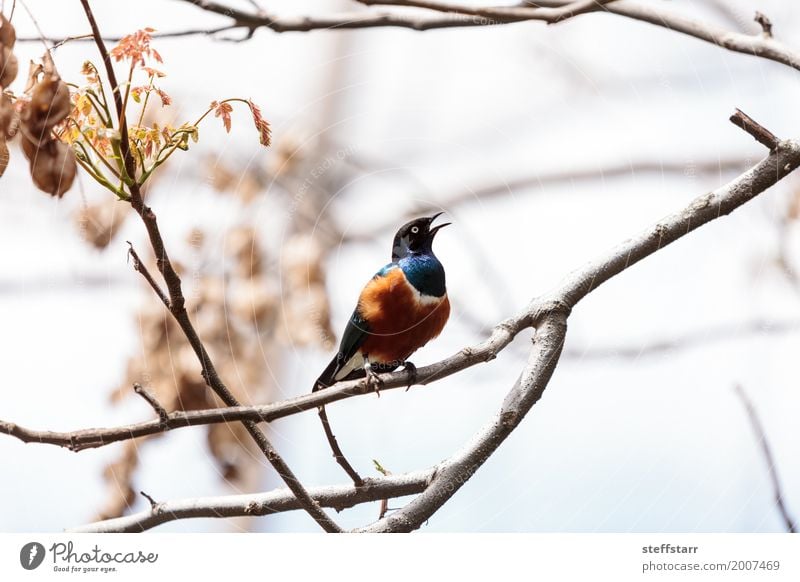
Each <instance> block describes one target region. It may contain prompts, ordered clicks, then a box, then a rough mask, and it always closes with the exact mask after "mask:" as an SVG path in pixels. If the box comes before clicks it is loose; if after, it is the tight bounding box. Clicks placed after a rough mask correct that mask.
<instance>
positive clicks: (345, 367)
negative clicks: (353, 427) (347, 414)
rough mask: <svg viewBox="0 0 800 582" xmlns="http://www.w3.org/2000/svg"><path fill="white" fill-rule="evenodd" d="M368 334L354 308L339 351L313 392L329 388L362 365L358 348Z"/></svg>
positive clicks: (365, 324) (318, 380) (363, 322)
mask: <svg viewBox="0 0 800 582" xmlns="http://www.w3.org/2000/svg"><path fill="white" fill-rule="evenodd" d="M368 333H369V325H368V324H367V321H366V320H365V319H364V318H363V317H362V316H361V314H360V313H359V311H358V308H357V307H356V309H355V311H353V315H351V316H350V320H349V321H348V322H347V327H346V328H345V330H344V334H343V335H342V341H341V343H340V344H339V351H338V353H337V354H336V355H335V356H334V357H333V359H332V360H331V362H330V364H328V366H327V367H326V368H325V370H324V371H323V372H322V374H321V375H320V377H319V378H318V379H317V381H316V383H315V384H314V391H317V390H319V389H320V388H327V387H328V386H331V385H332V384H334V383H335V382H338V381H339V380H342V379H343V378H345V377H346V376H347V375H349V374H350V373H351V372H352V371H353V370H355V369H356V368H360V367H361V366H362V365H363V359H362V358H361V356H360V354H359V353H358V348H360V347H361V345H362V344H363V343H364V340H365V339H366V337H367V334H368Z"/></svg>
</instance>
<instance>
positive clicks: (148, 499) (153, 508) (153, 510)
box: [139, 491, 159, 513]
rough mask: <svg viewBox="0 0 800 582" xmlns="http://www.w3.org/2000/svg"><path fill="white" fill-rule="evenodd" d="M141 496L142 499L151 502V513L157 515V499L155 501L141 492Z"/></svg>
mask: <svg viewBox="0 0 800 582" xmlns="http://www.w3.org/2000/svg"><path fill="white" fill-rule="evenodd" d="M139 495H141V496H142V497H144V498H145V499H147V501H149V502H150V512H151V513H156V512H157V511H158V509H159V507H158V503H157V502H156V500H155V499H153V498H152V497H150V496H149V495H148V494H147V493H145V492H144V491H139Z"/></svg>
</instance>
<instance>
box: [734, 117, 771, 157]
mask: <svg viewBox="0 0 800 582" xmlns="http://www.w3.org/2000/svg"><path fill="white" fill-rule="evenodd" d="M730 119H731V123H733V124H734V125H736V126H738V127H741V128H742V129H743V130H745V131H746V132H747V133H749V134H750V135H752V136H753V137H754V138H755V140H756V141H757V142H758V143H760V144H762V145H764V146H766V147H767V148H768V149H769V150H770V151H773V150H774V149H775V148H777V147H778V138H777V137H775V135H774V134H773V133H772V132H771V131H770V130H768V129H767V128H766V127H763V126H762V125H759V124H758V123H756V122H755V121H753V118H752V117H750V116H749V115H747V114H746V113H745V112H743V111H742V110H740V109H737V110H736V112H735V113H734V114H733V115H731V117H730Z"/></svg>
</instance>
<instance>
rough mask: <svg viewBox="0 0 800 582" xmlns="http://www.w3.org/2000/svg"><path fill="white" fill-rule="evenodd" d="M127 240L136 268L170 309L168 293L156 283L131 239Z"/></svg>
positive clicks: (129, 252) (129, 253) (130, 255)
mask: <svg viewBox="0 0 800 582" xmlns="http://www.w3.org/2000/svg"><path fill="white" fill-rule="evenodd" d="M125 242H127V243H128V256H129V257H130V258H131V259H133V268H134V270H135V271H137V272H138V273H140V274H141V275H142V277H144V280H145V281H147V283H148V285H150V287H151V288H152V289H153V291H154V292H155V294H156V295H157V296H158V298H159V299H161V302H162V303H163V304H164V305H165V306H166V308H167V309H169V297H167V294H166V293H164V291H163V290H162V289H161V287H160V286H159V284H158V283H156V280H155V279H153V276H152V275H151V274H150V271H148V270H147V267H145V266H144V263H143V262H142V260H141V259H140V258H139V255H138V254H137V253H136V251H135V250H134V248H133V245H132V244H131V241H125Z"/></svg>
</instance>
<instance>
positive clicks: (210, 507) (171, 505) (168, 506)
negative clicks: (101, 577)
mask: <svg viewBox="0 0 800 582" xmlns="http://www.w3.org/2000/svg"><path fill="white" fill-rule="evenodd" d="M433 474H434V469H428V470H425V471H417V472H414V473H406V474H403V475H391V476H387V477H376V478H374V479H365V480H364V485H363V486H362V487H359V488H358V489H356V488H354V487H353V486H352V485H335V486H329V487H311V488H309V490H308V492H309V494H311V496H312V497H313V498H314V500H315V501H316V502H317V503H319V504H320V505H321V506H323V507H332V508H334V509H336V510H337V511H341V510H342V509H347V508H348V507H353V506H355V505H360V504H361V503H368V502H370V501H380V500H382V499H387V498H394V497H403V496H405V495H415V494H417V493H419V492H421V491H423V490H424V489H425V487H427V486H428V483H429V482H430V480H431V478H432V477H433ZM296 509H301V507H300V504H299V503H298V502H297V498H296V497H294V495H293V494H292V492H291V491H290V490H288V489H277V490H275V491H270V492H269V493H255V494H250V495H225V496H222V497H200V498H196V499H181V500H178V501H162V502H161V503H156V505H155V506H153V507H151V509H149V510H147V511H142V512H139V513H134V514H132V515H126V516H124V517H118V518H115V519H109V520H106V521H98V522H96V523H90V524H87V525H83V526H80V527H77V528H74V529H71V530H68V531H70V532H90V533H125V532H128V533H136V532H141V531H144V530H147V529H150V528H153V527H156V526H157V525H161V524H163V523H167V522H168V521H174V520H177V519H190V518H196V517H241V516H247V517H256V516H259V515H271V514H273V513H282V512H285V511H293V510H296Z"/></svg>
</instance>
